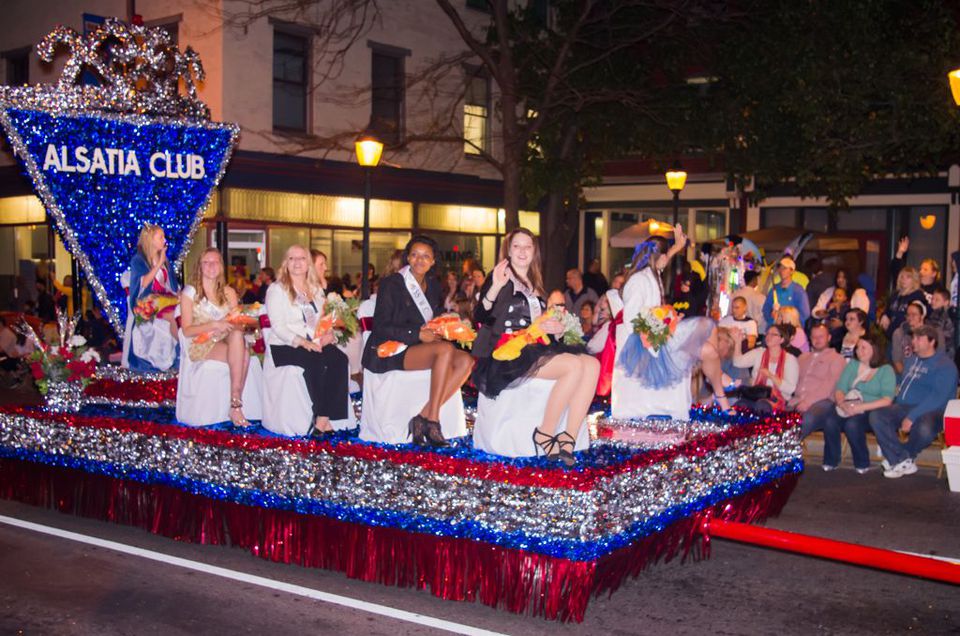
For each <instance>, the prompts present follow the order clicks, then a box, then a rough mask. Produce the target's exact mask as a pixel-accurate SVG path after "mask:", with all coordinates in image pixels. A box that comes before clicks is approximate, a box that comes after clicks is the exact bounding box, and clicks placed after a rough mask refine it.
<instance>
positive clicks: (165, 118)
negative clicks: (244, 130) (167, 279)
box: [0, 18, 239, 334]
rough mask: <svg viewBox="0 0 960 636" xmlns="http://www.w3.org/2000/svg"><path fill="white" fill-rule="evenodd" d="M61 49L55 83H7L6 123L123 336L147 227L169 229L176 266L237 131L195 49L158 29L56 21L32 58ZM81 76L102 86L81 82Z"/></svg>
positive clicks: (49, 56) (2, 92) (0, 120)
mask: <svg viewBox="0 0 960 636" xmlns="http://www.w3.org/2000/svg"><path fill="white" fill-rule="evenodd" d="M58 48H66V49H68V51H69V53H70V56H69V59H68V60H67V62H66V64H65V65H64V67H63V72H62V74H61V76H60V79H59V81H58V82H57V84H41V85H37V86H22V87H0V125H2V126H3V129H4V131H5V132H6V134H7V136H8V137H9V138H10V142H11V145H12V146H13V151H14V153H15V154H16V155H17V156H18V157H19V158H20V160H21V161H22V162H23V165H24V166H25V167H26V170H27V172H28V174H29V176H30V178H31V180H32V181H33V185H34V188H35V189H36V191H37V194H38V196H39V197H40V199H41V200H42V201H43V204H44V206H45V207H46V209H47V213H48V214H49V215H50V218H52V219H53V221H54V224H55V226H56V229H57V232H58V233H59V234H60V237H61V238H62V239H63V242H64V244H65V245H66V247H67V249H68V250H69V251H70V253H71V254H73V256H74V258H75V259H77V261H78V262H79V263H80V266H81V267H82V268H83V271H84V273H85V274H86V276H87V279H88V282H89V284H90V287H91V288H92V289H93V291H94V293H95V294H96V296H97V298H98V299H99V301H100V303H101V304H102V305H103V307H104V310H105V313H106V316H107V318H108V319H109V321H110V323H111V324H112V326H113V328H114V329H115V330H116V331H117V333H118V334H122V333H123V325H124V323H125V320H126V315H127V302H126V300H127V299H126V292H125V290H124V289H123V287H122V286H121V283H120V278H121V276H122V274H123V272H124V271H126V270H127V268H128V267H129V264H130V260H131V257H132V256H133V253H134V250H135V249H136V244H137V239H138V237H139V234H140V229H141V228H142V227H143V225H144V223H153V224H156V225H159V226H160V227H162V228H163V230H164V232H165V234H166V238H167V243H168V246H169V247H168V251H167V254H168V257H169V258H170V259H171V260H172V261H174V265H175V267H176V268H177V269H179V268H180V266H181V264H182V261H183V258H184V257H185V256H186V254H187V252H188V251H189V248H190V245H191V243H192V242H193V236H194V233H195V232H196V230H197V227H198V226H199V223H200V220H201V219H202V218H203V214H204V212H205V211H206V208H207V205H208V204H209V202H210V196H211V194H212V193H213V191H214V189H215V188H216V187H217V184H219V182H220V179H221V178H222V177H223V172H224V170H225V169H226V167H227V164H228V163H229V161H230V154H231V152H232V151H233V147H234V145H235V144H236V141H237V136H238V134H239V128H238V127H237V126H235V125H233V124H223V123H214V122H210V121H209V117H210V113H209V110H208V109H207V107H206V105H205V104H204V103H203V102H202V101H200V100H199V99H198V97H197V90H196V81H200V80H203V78H204V74H203V67H202V66H201V64H200V59H199V57H198V56H197V54H196V53H195V52H194V51H193V50H191V49H190V48H189V47H187V49H186V50H185V51H182V52H181V51H180V50H179V49H178V48H177V47H176V45H175V44H173V43H172V42H171V41H170V36H169V34H168V33H167V32H166V31H164V30H163V29H160V28H147V27H143V26H139V25H127V24H125V23H123V22H122V21H120V20H116V19H113V18H111V19H108V20H106V22H105V23H104V24H103V25H102V26H101V27H99V28H97V29H96V30H94V31H93V32H91V33H89V34H87V35H86V36H82V35H80V34H78V33H77V32H76V31H74V30H73V29H69V28H67V27H62V26H60V27H57V28H56V29H54V30H53V31H52V32H51V33H50V34H48V35H47V36H46V37H45V38H44V39H43V41H42V42H40V44H38V45H37V53H38V55H39V57H40V58H41V59H42V60H44V61H47V62H51V61H53V59H54V53H55V51H56V50H57V49H58ZM105 52H109V55H104V53H105ZM111 60H112V61H111ZM83 71H89V72H91V73H93V74H94V76H98V77H99V78H101V79H102V82H101V83H100V84H99V85H96V86H88V85H82V84H78V83H77V81H78V79H79V77H80V75H81V73H82V72H83ZM181 87H183V89H184V91H185V93H186V94H185V95H184V94H181V92H180V90H181Z"/></svg>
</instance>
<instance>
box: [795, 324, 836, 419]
mask: <svg viewBox="0 0 960 636" xmlns="http://www.w3.org/2000/svg"><path fill="white" fill-rule="evenodd" d="M810 347H811V350H810V351H807V352H806V353H801V354H800V358H799V359H798V360H797V362H798V364H799V366H800V377H799V379H798V380H797V390H796V391H794V393H793V397H792V398H790V401H788V402H787V408H789V409H790V410H792V411H799V412H800V413H803V432H802V436H803V437H806V436H807V435H809V434H810V433H811V432H812V428H811V427H812V423H813V422H814V421H815V420H816V419H817V418H818V415H822V412H821V411H819V410H818V409H819V408H828V409H832V408H833V407H834V404H833V402H831V401H830V396H831V394H832V393H833V388H834V387H835V386H836V384H837V380H839V379H840V374H841V373H843V367H844V366H846V363H847V361H846V360H845V359H844V357H843V356H842V355H840V354H839V353H837V351H836V350H834V349H831V348H830V330H829V329H828V328H827V326H826V325H825V324H823V323H818V324H816V325H814V326H813V328H812V329H811V330H810ZM824 401H825V403H824V404H818V403H820V402H824ZM815 405H816V406H815ZM811 407H814V408H811ZM808 429H810V430H808Z"/></svg>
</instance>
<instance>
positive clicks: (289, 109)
mask: <svg viewBox="0 0 960 636" xmlns="http://www.w3.org/2000/svg"><path fill="white" fill-rule="evenodd" d="M308 47H309V40H308V38H307V37H305V36H302V35H295V34H292V33H287V32H284V31H281V30H275V31H274V32H273V127H274V128H275V129H279V130H294V131H299V132H306V130H307V77H308V74H307V59H308V57H309V56H308V52H309V48H308Z"/></svg>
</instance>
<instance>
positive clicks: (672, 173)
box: [665, 163, 687, 272]
mask: <svg viewBox="0 0 960 636" xmlns="http://www.w3.org/2000/svg"><path fill="white" fill-rule="evenodd" d="M665 176H666V178H667V187H668V188H670V191H671V192H673V227H677V223H678V222H679V216H680V192H681V191H682V190H683V186H685V185H687V173H686V172H684V171H683V170H682V169H681V168H680V164H679V163H675V164H673V168H671V169H670V170H667V173H666V175H665ZM679 268H680V255H679V254H677V256H676V258H675V259H674V271H675V272H676V271H679Z"/></svg>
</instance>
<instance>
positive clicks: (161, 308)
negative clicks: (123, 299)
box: [133, 294, 180, 325]
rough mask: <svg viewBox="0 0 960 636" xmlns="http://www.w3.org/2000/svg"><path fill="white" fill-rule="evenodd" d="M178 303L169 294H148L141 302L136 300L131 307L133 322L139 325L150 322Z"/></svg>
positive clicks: (177, 299)
mask: <svg viewBox="0 0 960 636" xmlns="http://www.w3.org/2000/svg"><path fill="white" fill-rule="evenodd" d="M179 302H180V298H178V297H177V296H171V295H169V294H150V295H149V296H147V297H146V298H144V299H143V300H138V301H137V304H136V305H134V307H133V316H134V318H133V319H134V321H135V322H136V323H137V324H138V325H140V324H143V323H145V322H150V321H151V320H153V319H154V318H156V317H157V316H159V315H160V314H162V313H164V312H165V311H167V310H169V309H170V308H171V307H175V306H176V305H177V303H179Z"/></svg>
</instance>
